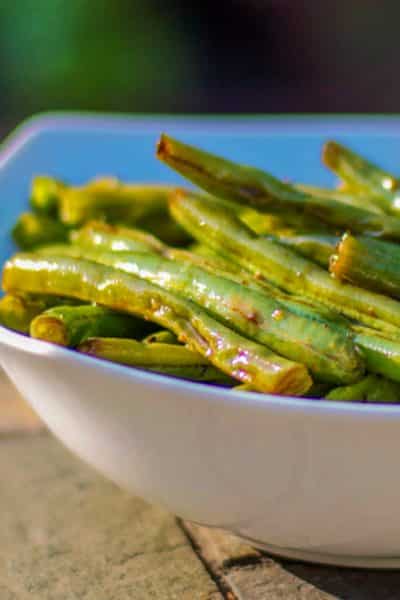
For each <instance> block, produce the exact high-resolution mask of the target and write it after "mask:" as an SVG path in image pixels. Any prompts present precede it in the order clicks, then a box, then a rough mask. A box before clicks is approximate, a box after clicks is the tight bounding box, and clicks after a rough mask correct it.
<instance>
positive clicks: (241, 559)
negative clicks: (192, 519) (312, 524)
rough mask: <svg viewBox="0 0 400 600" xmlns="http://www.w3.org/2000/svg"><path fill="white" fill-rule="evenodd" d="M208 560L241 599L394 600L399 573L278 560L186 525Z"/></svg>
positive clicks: (399, 587)
mask: <svg viewBox="0 0 400 600" xmlns="http://www.w3.org/2000/svg"><path fill="white" fill-rule="evenodd" d="M183 526H184V528H185V529H186V531H187V532H188V534H189V535H190V537H191V538H192V540H193V544H194V546H195V547H196V548H197V551H198V552H199V554H200V556H201V557H202V559H203V561H204V562H205V563H206V564H207V565H208V568H209V569H210V570H211V571H212V572H213V574H214V577H215V578H216V579H217V580H218V581H219V583H220V586H221V588H222V589H224V590H231V593H232V594H233V598H235V599H236V600H264V599H266V598H268V600H332V599H337V600H375V599H376V600H394V599H395V598H400V571H366V570H359V569H340V568H334V567H324V566H320V565H310V564H303V563H299V562H294V561H285V560H278V559H275V558H272V557H270V556H268V555H267V554H264V553H261V552H259V551H257V550H255V549H253V548H251V547H249V546H248V545H247V544H244V543H242V542H241V541H240V540H238V539H235V538H234V537H233V536H231V535H229V534H226V533H224V532H222V531H219V530H217V529H209V528H206V527H200V526H198V525H193V524H191V523H187V522H185V523H184V524H183Z"/></svg>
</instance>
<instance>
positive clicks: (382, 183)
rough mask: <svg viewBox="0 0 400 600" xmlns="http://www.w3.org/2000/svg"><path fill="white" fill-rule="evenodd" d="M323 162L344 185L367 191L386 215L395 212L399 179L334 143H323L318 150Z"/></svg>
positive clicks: (398, 207)
mask: <svg viewBox="0 0 400 600" xmlns="http://www.w3.org/2000/svg"><path fill="white" fill-rule="evenodd" d="M322 160H323V161H324V163H325V165H326V166H327V167H328V168H329V169H331V170H332V171H334V173H336V175H338V176H339V177H340V178H341V179H342V180H343V181H344V182H345V183H346V185H348V186H350V187H351V188H354V189H356V190H357V189H358V190H360V191H362V192H364V194H368V196H369V201H370V202H373V203H374V204H375V205H376V206H377V207H378V208H380V209H381V210H383V211H384V212H386V213H389V214H398V212H399V210H400V206H399V204H400V199H399V196H398V194H397V193H396V191H397V190H398V188H399V181H398V180H397V179H396V178H395V177H394V176H393V175H391V174H390V173H387V172H386V171H383V170H382V169H380V168H379V167H377V166H376V165H374V164H373V163H372V162H370V161H368V160H366V159H365V158H363V157H362V156H360V155H359V154H356V153H355V152H353V151H352V150H350V148H346V147H345V146H343V145H342V144H338V143H337V142H333V141H330V142H327V143H326V144H325V145H324V149H323V152H322Z"/></svg>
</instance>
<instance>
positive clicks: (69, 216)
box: [59, 177, 173, 226]
mask: <svg viewBox="0 0 400 600" xmlns="http://www.w3.org/2000/svg"><path fill="white" fill-rule="evenodd" d="M172 189H173V188H171V187H170V186H165V185H150V184H125V183H122V182H121V181H119V180H118V179H116V178H114V177H109V178H107V177H103V178H99V179H94V180H92V181H90V182H89V183H87V184H86V185H83V186H81V187H72V186H67V187H65V189H64V190H63V193H62V194H61V196H60V203H59V214H60V219H61V221H62V222H63V223H65V224H66V225H70V226H71V225H72V226H77V225H81V224H82V223H84V222H86V221H88V220H91V219H105V220H110V221H120V220H124V221H130V222H137V221H138V220H140V219H142V218H144V217H148V216H150V215H153V216H159V215H160V214H163V215H165V216H167V212H166V204H167V198H168V195H169V194H170V192H171V191H172Z"/></svg>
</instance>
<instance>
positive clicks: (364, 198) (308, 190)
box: [294, 183, 385, 214]
mask: <svg viewBox="0 0 400 600" xmlns="http://www.w3.org/2000/svg"><path fill="white" fill-rule="evenodd" d="M294 187H295V188H297V189H299V190H300V191H302V192H304V193H305V194H311V195H312V196H317V197H318V198H329V199H332V200H336V201H337V202H343V203H344V204H349V205H350V206H357V207H358V208H364V209H366V210H369V211H371V212H374V213H378V214H384V212H385V211H383V210H382V209H381V207H380V206H377V204H376V202H374V201H372V200H371V194H370V193H368V191H366V190H362V189H361V190H359V189H356V190H354V189H353V188H352V187H350V189H348V188H346V189H344V190H343V189H337V188H334V189H330V188H320V187H316V186H313V185H306V184H299V183H295V184H294Z"/></svg>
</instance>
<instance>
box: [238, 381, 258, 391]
mask: <svg viewBox="0 0 400 600" xmlns="http://www.w3.org/2000/svg"><path fill="white" fill-rule="evenodd" d="M256 391H257V390H255V389H254V388H253V386H252V385H250V384H249V383H240V384H239V385H235V386H234V387H233V388H232V392H256Z"/></svg>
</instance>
